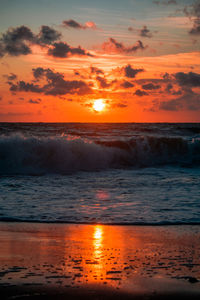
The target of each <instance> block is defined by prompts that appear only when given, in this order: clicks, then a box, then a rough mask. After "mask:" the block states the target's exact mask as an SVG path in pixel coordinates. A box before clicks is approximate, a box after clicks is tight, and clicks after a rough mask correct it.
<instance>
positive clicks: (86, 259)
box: [0, 222, 200, 299]
mask: <svg viewBox="0 0 200 300" xmlns="http://www.w3.org/2000/svg"><path fill="white" fill-rule="evenodd" d="M0 245H1V247H0V295H1V299H25V298H28V299H173V298H176V299H179V298H180V297H181V299H200V226H163V227H162V226H108V225H105V226H103V225H75V224H66V225H64V224H36V223H35V224H34V223H3V222H2V223H0Z"/></svg>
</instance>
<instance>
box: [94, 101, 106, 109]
mask: <svg viewBox="0 0 200 300" xmlns="http://www.w3.org/2000/svg"><path fill="white" fill-rule="evenodd" d="M93 108H94V110H95V111H99V112H100V111H102V110H103V109H104V108H105V103H104V101H103V100H102V99H98V100H95V101H94V104H93Z"/></svg>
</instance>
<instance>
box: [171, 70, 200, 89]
mask: <svg viewBox="0 0 200 300" xmlns="http://www.w3.org/2000/svg"><path fill="white" fill-rule="evenodd" d="M174 77H175V79H176V80H177V82H178V84H179V85H180V86H182V87H184V86H190V87H200V74H198V73H193V72H189V73H183V72H178V73H176V74H174Z"/></svg>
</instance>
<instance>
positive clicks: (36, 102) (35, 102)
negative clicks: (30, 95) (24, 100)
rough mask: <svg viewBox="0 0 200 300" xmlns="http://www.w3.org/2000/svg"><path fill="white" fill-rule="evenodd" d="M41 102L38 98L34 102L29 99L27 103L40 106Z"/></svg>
mask: <svg viewBox="0 0 200 300" xmlns="http://www.w3.org/2000/svg"><path fill="white" fill-rule="evenodd" d="M41 101H42V100H41V99H40V98H38V99H35V100H33V99H29V101H28V102H29V103H31V104H40V102H41Z"/></svg>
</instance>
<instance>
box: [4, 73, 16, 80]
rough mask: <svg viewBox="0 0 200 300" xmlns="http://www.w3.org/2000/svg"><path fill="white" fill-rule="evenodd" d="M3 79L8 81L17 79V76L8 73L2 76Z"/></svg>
mask: <svg viewBox="0 0 200 300" xmlns="http://www.w3.org/2000/svg"><path fill="white" fill-rule="evenodd" d="M3 77H5V78H6V79H8V80H10V81H12V80H15V79H17V75H16V74H14V73H10V74H9V75H3Z"/></svg>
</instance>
